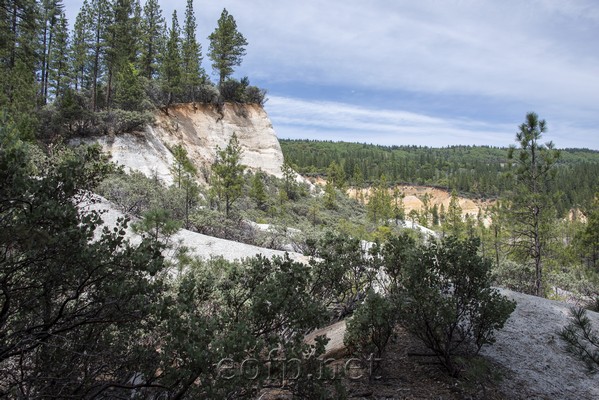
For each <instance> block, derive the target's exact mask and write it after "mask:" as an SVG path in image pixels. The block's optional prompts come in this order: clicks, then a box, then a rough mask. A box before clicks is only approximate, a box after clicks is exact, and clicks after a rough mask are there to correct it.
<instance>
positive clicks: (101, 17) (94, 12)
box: [89, 0, 111, 111]
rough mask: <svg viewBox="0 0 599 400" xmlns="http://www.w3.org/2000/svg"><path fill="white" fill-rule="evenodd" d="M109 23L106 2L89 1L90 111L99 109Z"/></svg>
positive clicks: (109, 15) (104, 0) (108, 11)
mask: <svg viewBox="0 0 599 400" xmlns="http://www.w3.org/2000/svg"><path fill="white" fill-rule="evenodd" d="M110 23H111V13H110V5H109V3H108V1H107V0H91V3H90V8H89V25H90V29H91V32H92V44H91V75H92V79H91V87H92V92H91V109H92V111H97V110H98V108H99V102H100V98H99V86H100V80H101V79H102V76H103V75H104V72H105V68H104V60H105V56H106V46H107V44H106V38H107V35H108V31H107V30H108V26H109V25H110Z"/></svg>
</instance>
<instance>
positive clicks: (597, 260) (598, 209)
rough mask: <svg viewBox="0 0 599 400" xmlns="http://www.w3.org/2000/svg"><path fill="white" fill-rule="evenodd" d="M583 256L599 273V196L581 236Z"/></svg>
mask: <svg viewBox="0 0 599 400" xmlns="http://www.w3.org/2000/svg"><path fill="white" fill-rule="evenodd" d="M579 239H580V243H581V245H582V249H583V254H585V255H586V256H587V257H588V258H589V261H590V264H591V265H592V267H593V268H594V269H596V270H597V272H599V194H598V195H597V196H596V197H595V201H594V202H593V206H592V209H591V211H590V212H589V213H588V217H587V225H586V227H585V228H584V229H583V230H582V232H581V233H580V235H579Z"/></svg>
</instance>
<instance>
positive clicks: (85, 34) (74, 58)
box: [70, 0, 93, 90]
mask: <svg viewBox="0 0 599 400" xmlns="http://www.w3.org/2000/svg"><path fill="white" fill-rule="evenodd" d="M92 40H93V32H92V29H91V10H90V5H89V3H88V1H87V0H84V1H83V5H82V6H81V9H80V10H79V14H77V17H76V19H75V25H74V28H73V38H72V41H71V49H70V53H71V68H72V71H71V74H72V76H73V84H74V87H75V90H84V89H89V88H90V87H91V79H90V70H91V65H90V63H91V58H90V54H89V53H90V49H91V47H92Z"/></svg>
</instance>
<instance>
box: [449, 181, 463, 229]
mask: <svg viewBox="0 0 599 400" xmlns="http://www.w3.org/2000/svg"><path fill="white" fill-rule="evenodd" d="M445 223H446V224H447V229H448V231H449V233H450V234H451V235H452V236H455V237H461V236H462V234H463V233H464V221H463V219H462V207H460V202H459V199H458V194H457V193H456V191H455V190H453V191H452V192H451V200H450V201H449V206H448V207H447V215H446V216H445Z"/></svg>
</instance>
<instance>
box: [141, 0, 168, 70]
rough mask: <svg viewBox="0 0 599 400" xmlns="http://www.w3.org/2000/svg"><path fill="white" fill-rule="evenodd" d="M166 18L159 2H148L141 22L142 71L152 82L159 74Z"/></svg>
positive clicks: (155, 0)
mask: <svg viewBox="0 0 599 400" xmlns="http://www.w3.org/2000/svg"><path fill="white" fill-rule="evenodd" d="M163 26H164V18H163V17H162V10H161V9H160V5H159V4H158V1H157V0H147V2H146V4H145V5H144V9H143V18H142V21H141V32H140V36H139V40H140V47H141V49H140V51H141V54H140V60H139V64H140V69H141V73H142V75H143V76H145V77H146V78H147V79H148V80H152V79H154V78H155V77H156V75H157V74H158V69H159V66H158V63H159V60H158V59H159V56H160V47H161V45H160V42H161V41H162V32H163Z"/></svg>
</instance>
